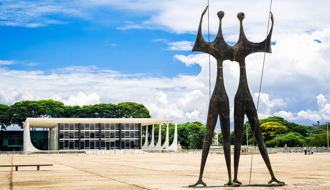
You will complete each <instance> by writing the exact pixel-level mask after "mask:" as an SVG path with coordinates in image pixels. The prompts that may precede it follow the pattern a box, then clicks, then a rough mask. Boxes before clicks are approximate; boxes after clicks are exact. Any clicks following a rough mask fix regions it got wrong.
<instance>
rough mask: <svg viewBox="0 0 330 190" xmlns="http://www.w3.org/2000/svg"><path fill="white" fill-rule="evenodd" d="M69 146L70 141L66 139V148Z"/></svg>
mask: <svg viewBox="0 0 330 190" xmlns="http://www.w3.org/2000/svg"><path fill="white" fill-rule="evenodd" d="M68 147H69V141H68V140H66V141H64V148H68Z"/></svg>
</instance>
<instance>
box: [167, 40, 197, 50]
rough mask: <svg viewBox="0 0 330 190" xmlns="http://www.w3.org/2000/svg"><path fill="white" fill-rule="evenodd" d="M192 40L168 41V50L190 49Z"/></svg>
mask: <svg viewBox="0 0 330 190" xmlns="http://www.w3.org/2000/svg"><path fill="white" fill-rule="evenodd" d="M193 44H194V42H189V41H179V42H171V43H168V45H169V46H170V47H169V48H168V50H174V51H191V50H192V48H193Z"/></svg>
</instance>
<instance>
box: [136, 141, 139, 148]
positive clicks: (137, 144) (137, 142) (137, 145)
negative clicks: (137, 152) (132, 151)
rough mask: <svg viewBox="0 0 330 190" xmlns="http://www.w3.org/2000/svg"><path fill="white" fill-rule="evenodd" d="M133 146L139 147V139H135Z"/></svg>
mask: <svg viewBox="0 0 330 190" xmlns="http://www.w3.org/2000/svg"><path fill="white" fill-rule="evenodd" d="M135 147H136V148H140V140H135Z"/></svg>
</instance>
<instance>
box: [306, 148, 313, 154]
mask: <svg viewBox="0 0 330 190" xmlns="http://www.w3.org/2000/svg"><path fill="white" fill-rule="evenodd" d="M304 152H305V155H311V154H313V153H314V151H313V149H311V147H308V148H306V147H304Z"/></svg>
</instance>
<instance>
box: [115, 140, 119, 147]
mask: <svg viewBox="0 0 330 190" xmlns="http://www.w3.org/2000/svg"><path fill="white" fill-rule="evenodd" d="M115 147H116V148H119V140H115Z"/></svg>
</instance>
